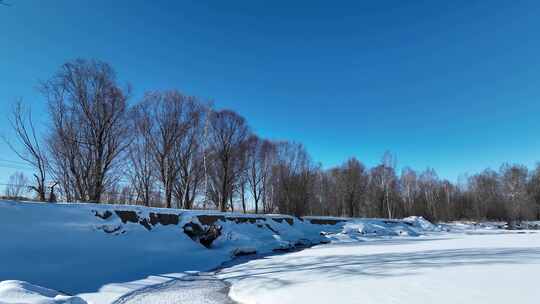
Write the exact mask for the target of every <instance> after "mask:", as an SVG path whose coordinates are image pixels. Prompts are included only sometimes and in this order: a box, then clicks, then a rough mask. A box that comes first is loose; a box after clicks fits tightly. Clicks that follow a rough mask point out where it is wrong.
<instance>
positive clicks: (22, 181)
mask: <svg viewBox="0 0 540 304" xmlns="http://www.w3.org/2000/svg"><path fill="white" fill-rule="evenodd" d="M28 183H29V181H28V178H27V177H26V176H25V175H24V173H22V172H15V173H13V174H11V175H10V176H9V180H8V184H7V186H6V189H5V195H6V197H8V198H12V199H19V198H20V197H22V196H23V195H24V194H25V193H26V189H28Z"/></svg>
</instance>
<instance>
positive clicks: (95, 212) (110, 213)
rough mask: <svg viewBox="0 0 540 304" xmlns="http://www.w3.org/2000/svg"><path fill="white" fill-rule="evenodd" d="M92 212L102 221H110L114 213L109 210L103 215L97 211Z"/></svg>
mask: <svg viewBox="0 0 540 304" xmlns="http://www.w3.org/2000/svg"><path fill="white" fill-rule="evenodd" d="M92 212H93V213H94V215H95V216H96V217H99V218H100V219H102V220H106V219H108V218H109V217H111V215H112V212H110V211H109V210H106V211H105V212H103V213H100V212H99V211H97V210H92Z"/></svg>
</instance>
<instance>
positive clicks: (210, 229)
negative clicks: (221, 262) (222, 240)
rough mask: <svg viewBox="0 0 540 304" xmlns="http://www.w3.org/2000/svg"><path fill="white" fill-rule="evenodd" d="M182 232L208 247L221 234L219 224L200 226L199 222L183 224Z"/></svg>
mask: <svg viewBox="0 0 540 304" xmlns="http://www.w3.org/2000/svg"><path fill="white" fill-rule="evenodd" d="M183 229H184V233H185V234H187V235H188V236H189V237H190V238H191V239H192V240H194V241H197V242H199V243H201V244H202V245H203V246H204V247H206V248H210V247H211V246H212V242H214V241H215V240H216V239H217V238H218V237H219V236H220V235H221V229H222V228H221V226H219V225H209V226H206V227H205V226H201V225H199V224H196V223H193V222H190V223H187V224H185V225H184V227H183Z"/></svg>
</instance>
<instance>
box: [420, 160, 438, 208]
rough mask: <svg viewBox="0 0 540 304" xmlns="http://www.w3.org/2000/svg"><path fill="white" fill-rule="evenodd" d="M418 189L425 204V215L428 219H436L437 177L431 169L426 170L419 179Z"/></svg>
mask: <svg viewBox="0 0 540 304" xmlns="http://www.w3.org/2000/svg"><path fill="white" fill-rule="evenodd" d="M419 188H420V192H421V193H422V197H423V200H424V201H425V203H426V207H427V214H428V215H429V218H430V219H437V218H438V213H437V211H438V209H439V206H438V202H439V192H438V190H439V177H438V176H437V173H436V172H435V170H434V169H432V168H427V169H426V170H425V171H424V172H422V174H420V177H419Z"/></svg>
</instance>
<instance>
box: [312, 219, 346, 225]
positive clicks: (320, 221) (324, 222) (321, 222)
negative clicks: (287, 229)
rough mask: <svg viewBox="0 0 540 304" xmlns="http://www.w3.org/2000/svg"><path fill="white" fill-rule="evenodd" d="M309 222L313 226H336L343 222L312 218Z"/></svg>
mask: <svg viewBox="0 0 540 304" xmlns="http://www.w3.org/2000/svg"><path fill="white" fill-rule="evenodd" d="M309 222H310V223H312V224H314V225H336V224H339V223H341V222H345V220H338V219H317V218H312V219H309Z"/></svg>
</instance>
